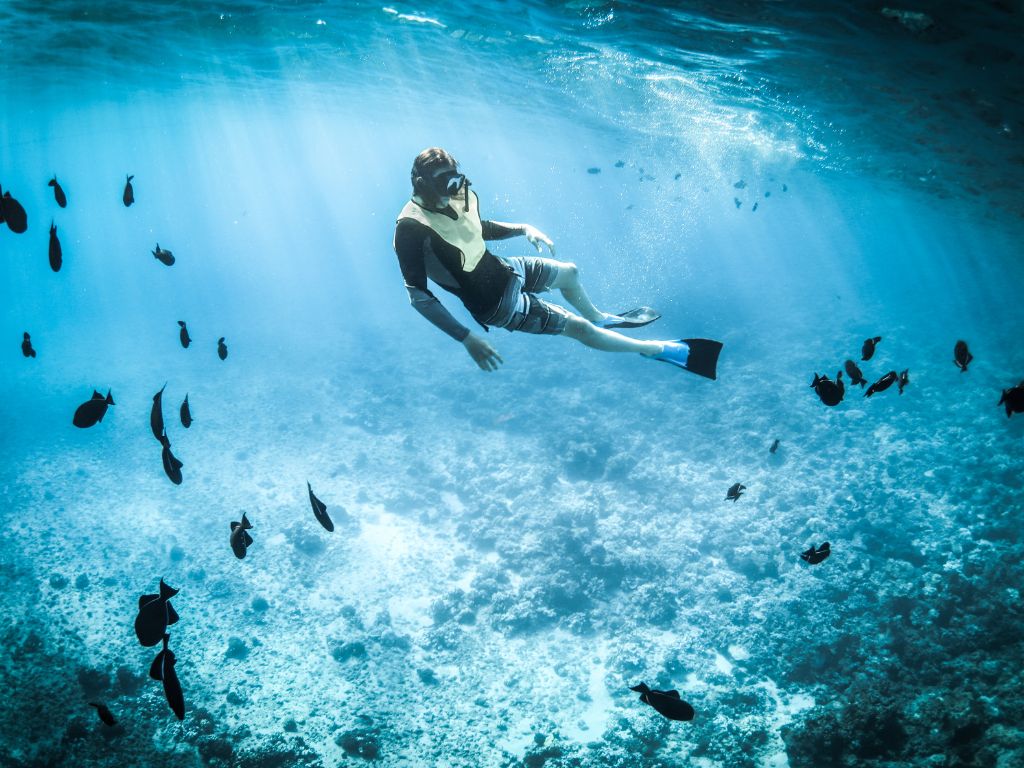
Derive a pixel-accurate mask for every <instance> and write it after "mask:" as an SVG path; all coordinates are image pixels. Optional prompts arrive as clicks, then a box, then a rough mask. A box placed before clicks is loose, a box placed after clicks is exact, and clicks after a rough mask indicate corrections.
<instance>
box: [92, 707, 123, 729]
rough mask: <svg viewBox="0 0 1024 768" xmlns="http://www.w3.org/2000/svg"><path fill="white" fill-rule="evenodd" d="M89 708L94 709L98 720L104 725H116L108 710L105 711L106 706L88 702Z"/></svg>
mask: <svg viewBox="0 0 1024 768" xmlns="http://www.w3.org/2000/svg"><path fill="white" fill-rule="evenodd" d="M89 706H90V707H96V714H97V715H99V716H100V720H102V721H103V724H104V725H109V726H115V725H117V720H115V719H114V715H113V713H111V711H110V710H109V709H107V705H106V704H97V703H96V702H94V701H90V702H89Z"/></svg>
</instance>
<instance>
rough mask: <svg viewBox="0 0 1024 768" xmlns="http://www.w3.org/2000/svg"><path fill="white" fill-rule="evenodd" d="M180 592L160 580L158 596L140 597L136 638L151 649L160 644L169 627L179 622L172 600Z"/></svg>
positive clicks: (136, 618) (136, 621) (136, 620)
mask: <svg viewBox="0 0 1024 768" xmlns="http://www.w3.org/2000/svg"><path fill="white" fill-rule="evenodd" d="M179 591H180V590H177V589H174V588H173V587H169V586H167V585H166V584H164V580H163V579H160V592H159V594H156V595H142V596H141V597H139V615H138V616H136V617H135V636H136V637H137V638H139V642H140V643H141V644H142V645H143V646H145V647H147V648H148V647H150V646H153V645H156V644H157V643H159V642H160V638H162V637H163V636H164V633H165V632H167V627H168V626H169V625H171V624H175V623H177V621H178V614H177V613H176V612H175V610H174V606H172V605H171V604H170V602H169V601H170V599H171V598H172V597H174V596H175V595H176V594H178V592H179Z"/></svg>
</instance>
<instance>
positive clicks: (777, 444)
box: [768, 439, 779, 453]
mask: <svg viewBox="0 0 1024 768" xmlns="http://www.w3.org/2000/svg"><path fill="white" fill-rule="evenodd" d="M777 450H779V441H778V439H776V440H775V442H774V443H772V447H771V448H769V449H768V453H775V452H776V451H777Z"/></svg>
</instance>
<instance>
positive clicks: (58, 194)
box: [46, 176, 68, 208]
mask: <svg viewBox="0 0 1024 768" xmlns="http://www.w3.org/2000/svg"><path fill="white" fill-rule="evenodd" d="M46 186H48V187H53V199H54V200H56V201H57V205H59V206H60V207H61V208H67V207H68V197H67V195H65V194H64V190H63V189H62V188H61V186H60V183H59V182H58V181H57V177H56V176H54V177H53V178H52V179H50V180H49V181H48V182H46Z"/></svg>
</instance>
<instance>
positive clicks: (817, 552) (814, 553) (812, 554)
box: [800, 541, 832, 565]
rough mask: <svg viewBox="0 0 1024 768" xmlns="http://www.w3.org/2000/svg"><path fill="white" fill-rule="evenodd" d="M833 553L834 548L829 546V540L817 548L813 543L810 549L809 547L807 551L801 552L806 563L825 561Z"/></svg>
mask: <svg viewBox="0 0 1024 768" xmlns="http://www.w3.org/2000/svg"><path fill="white" fill-rule="evenodd" d="M831 554H832V550H831V548H830V547H829V545H828V542H827V541H826V542H825V543H824V544H822V545H821V546H820V547H818V548H817V549H815V548H814V545H813V544H811V548H810V549H808V550H807V551H806V552H801V553H800V559H801V560H803V561H804V562H805V563H810V564H811V565H817V564H818V563H821V562H824V561H825V559H826V558H827V557H828V556H829V555H831Z"/></svg>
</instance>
